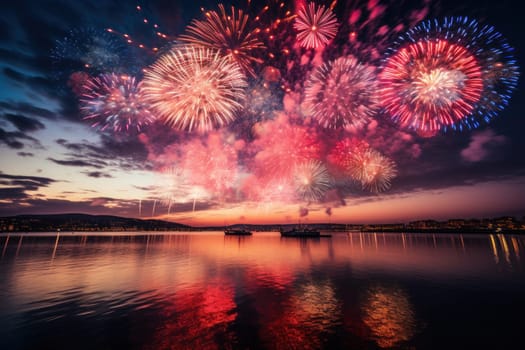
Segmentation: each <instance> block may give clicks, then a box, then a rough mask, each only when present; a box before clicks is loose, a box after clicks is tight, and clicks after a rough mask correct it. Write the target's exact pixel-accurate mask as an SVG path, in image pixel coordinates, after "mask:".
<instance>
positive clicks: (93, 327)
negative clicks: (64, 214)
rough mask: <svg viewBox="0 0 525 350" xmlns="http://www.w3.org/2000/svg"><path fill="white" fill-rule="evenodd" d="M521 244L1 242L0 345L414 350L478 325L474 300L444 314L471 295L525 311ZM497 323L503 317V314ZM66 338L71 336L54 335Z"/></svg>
mask: <svg viewBox="0 0 525 350" xmlns="http://www.w3.org/2000/svg"><path fill="white" fill-rule="evenodd" d="M524 243H525V238H524V237H521V236H509V235H501V234H499V235H437V234H436V235H414V234H374V233H368V234H365V233H343V234H333V236H332V238H330V239H324V238H323V239H316V240H308V239H302V240H301V239H281V238H280V236H279V235H278V234H276V233H255V234H254V235H253V236H250V237H229V236H224V235H223V234H222V233H188V234H184V233H177V234H165V235H136V234H135V235H129V234H126V233H121V234H112V235H105V234H96V235H78V234H66V233H61V234H60V235H57V234H53V235H47V236H46V235H23V236H20V235H4V236H0V244H1V247H2V256H1V259H0V298H1V299H2V301H3V302H2V303H0V348H9V349H17V348H35V347H41V348H72V347H78V346H76V345H78V344H79V343H80V344H85V347H86V348H107V347H110V346H109V345H108V342H110V343H118V342H123V344H124V345H126V347H127V348H139V349H169V348H176V349H181V348H188V349H190V348H191V349H196V348H199V349H224V348H250V349H253V348H261V349H266V348H271V349H275V348H277V349H299V348H300V349H320V348H353V347H356V348H370V349H373V348H390V347H403V346H406V347H416V346H417V345H418V342H423V344H426V343H425V339H427V338H428V337H431V335H432V334H433V333H434V332H435V331H434V330H433V329H432V325H434V327H437V328H440V327H441V328H440V331H441V332H442V333H443V334H447V332H453V331H452V330H450V329H448V328H447V326H448V323H447V322H446V321H443V320H447V318H448V317H449V316H448V314H449V313H452V312H455V313H456V314H455V316H454V319H457V320H458V322H459V321H461V322H465V323H469V322H473V320H470V319H469V317H472V316H471V312H472V311H471V310H472V309H473V308H474V306H472V305H470V306H469V305H468V302H469V297H470V295H469V297H466V298H465V300H464V304H465V305H466V306H465V308H466V309H465V310H463V309H462V308H461V306H457V307H456V306H454V309H453V310H452V309H450V308H449V309H441V304H442V303H443V302H446V300H448V299H447V298H450V299H451V300H453V299H454V298H456V297H458V295H461V293H462V292H464V291H465V290H469V289H473V290H476V296H477V298H479V300H477V299H476V302H480V303H483V305H485V307H487V308H488V309H490V307H489V306H490V305H491V303H494V301H495V300H498V298H500V300H506V301H508V302H509V303H511V302H512V303H513V304H515V305H518V306H519V305H521V306H525V305H524V302H523V301H522V298H521V295H522V294H523V292H525V278H523V277H525V276H524V275H525V273H524V269H523V267H524V266H523V261H524V260H523V259H522V258H521V254H523V252H524V251H525V248H524ZM436 285H437V286H438V287H439V290H440V293H439V294H435V293H434V290H435V289H434V288H435V286H436ZM484 293H485V294H484ZM498 293H499V294H498ZM518 295H519V296H520V297H519V298H518V297H517V296H518ZM440 298H441V299H440ZM520 303H521V304H520ZM434 304H435V306H434V308H433V309H432V310H433V312H432V313H429V312H426V313H425V311H426V310H428V309H429V308H432V307H433V306H432V305H434ZM467 310H468V311H467ZM440 315H441V316H440ZM490 317H491V319H504V320H506V319H508V317H506V315H505V310H504V309H503V308H501V309H500V308H492V314H490ZM434 318H435V319H434ZM441 318H443V320H442V319H441ZM509 322H510V321H509ZM108 324H109V325H111V327H108ZM422 324H425V325H430V326H428V327H427V326H425V327H422ZM503 325H505V327H507V328H508V327H509V326H510V327H512V326H513V324H510V323H508V324H506V323H505V322H504V321H503V323H502V326H501V327H503ZM58 329H60V330H62V331H61V332H62V333H61V334H65V335H64V336H61V337H49V336H48V335H47V334H52V333H54V332H57V330H58ZM429 329H430V330H429ZM80 330H83V331H80ZM425 332H427V333H425ZM425 334H427V335H425ZM425 337H427V338H425Z"/></svg>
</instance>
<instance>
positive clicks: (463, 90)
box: [379, 39, 483, 132]
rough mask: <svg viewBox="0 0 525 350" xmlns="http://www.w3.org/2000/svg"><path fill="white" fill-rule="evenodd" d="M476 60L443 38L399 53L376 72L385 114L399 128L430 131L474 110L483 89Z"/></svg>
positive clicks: (439, 128)
mask: <svg viewBox="0 0 525 350" xmlns="http://www.w3.org/2000/svg"><path fill="white" fill-rule="evenodd" d="M481 73H482V72H481V68H480V66H479V64H478V61H477V59H476V58H475V57H474V56H473V55H472V54H471V53H470V52H469V50H467V49H466V48H465V47H463V46H461V45H456V44H453V43H451V42H448V41H447V40H443V39H437V40H420V41H418V42H415V43H409V44H407V45H405V46H404V47H402V48H401V49H399V50H398V51H397V52H396V53H394V54H393V55H392V56H391V57H389V58H388V59H387V61H386V64H385V66H384V68H383V70H382V72H381V73H380V74H379V84H380V94H381V96H382V101H383V106H384V108H385V110H386V111H387V112H388V113H389V114H390V115H391V116H392V118H393V119H394V120H395V121H396V122H398V123H399V124H400V125H401V126H403V127H407V128H412V129H414V130H416V131H427V132H433V131H438V130H442V129H444V128H446V127H451V126H452V125H455V124H457V123H458V122H460V121H461V120H463V119H465V118H467V117H468V116H469V115H470V114H472V112H473V111H474V109H475V105H476V103H477V102H478V101H479V100H480V96H481V93H482V91H483V80H482V74H481Z"/></svg>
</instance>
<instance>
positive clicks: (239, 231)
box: [224, 228, 252, 236]
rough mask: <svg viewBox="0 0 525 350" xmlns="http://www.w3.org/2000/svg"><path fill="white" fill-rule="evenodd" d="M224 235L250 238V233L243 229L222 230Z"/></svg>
mask: <svg viewBox="0 0 525 350" xmlns="http://www.w3.org/2000/svg"><path fill="white" fill-rule="evenodd" d="M224 234H225V235H227V236H251V235H252V233H251V232H250V231H248V230H244V229H235V228H227V229H226V230H224Z"/></svg>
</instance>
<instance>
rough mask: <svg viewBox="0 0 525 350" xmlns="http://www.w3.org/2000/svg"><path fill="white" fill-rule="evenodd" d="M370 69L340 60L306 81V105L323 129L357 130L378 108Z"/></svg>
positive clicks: (373, 79) (375, 85) (373, 71)
mask: <svg viewBox="0 0 525 350" xmlns="http://www.w3.org/2000/svg"><path fill="white" fill-rule="evenodd" d="M376 92H377V84H376V74H375V69H374V68H373V67H370V66H367V65H365V64H361V63H359V62H358V61H357V59H356V58H354V57H341V58H338V59H336V60H335V61H332V62H329V63H326V64H324V65H323V66H321V67H318V68H316V69H315V70H314V71H313V73H312V75H311V76H310V78H309V79H308V80H307V82H306V87H305V104H306V106H307V109H308V114H311V115H312V116H313V117H314V118H315V119H317V121H318V122H319V124H320V125H321V126H323V127H325V128H344V127H346V126H355V127H359V126H362V125H363V124H365V123H366V122H367V121H368V120H369V119H370V118H371V117H372V116H373V115H374V113H375V111H376V109H377V107H378V101H377V95H376Z"/></svg>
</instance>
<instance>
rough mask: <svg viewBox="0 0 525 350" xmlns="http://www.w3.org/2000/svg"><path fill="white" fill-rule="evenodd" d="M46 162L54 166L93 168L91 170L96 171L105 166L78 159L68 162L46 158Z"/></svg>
mask: <svg viewBox="0 0 525 350" xmlns="http://www.w3.org/2000/svg"><path fill="white" fill-rule="evenodd" d="M47 159H48V160H50V161H52V162H54V163H56V164H60V165H65V166H75V167H83V166H85V167H93V168H97V169H101V168H103V167H104V165H105V164H100V163H99V164H97V163H90V162H86V161H84V160H80V159H68V160H62V159H54V158H51V157H49V158H47Z"/></svg>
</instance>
